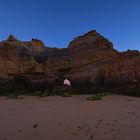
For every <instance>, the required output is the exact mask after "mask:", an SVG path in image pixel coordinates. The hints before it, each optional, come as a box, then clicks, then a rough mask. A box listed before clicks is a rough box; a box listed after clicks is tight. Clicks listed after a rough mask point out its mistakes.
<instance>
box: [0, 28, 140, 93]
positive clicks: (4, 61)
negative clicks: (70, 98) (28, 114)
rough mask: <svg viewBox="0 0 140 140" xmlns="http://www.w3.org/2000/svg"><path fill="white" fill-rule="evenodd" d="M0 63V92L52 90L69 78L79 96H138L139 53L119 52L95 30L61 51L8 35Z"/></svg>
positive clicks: (2, 48)
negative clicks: (113, 94)
mask: <svg viewBox="0 0 140 140" xmlns="http://www.w3.org/2000/svg"><path fill="white" fill-rule="evenodd" d="M0 61H1V63H0V90H1V92H3V91H9V90H20V91H25V90H39V89H46V88H49V89H51V88H53V87H54V86H56V85H59V84H62V81H63V80H64V78H68V79H70V80H71V82H72V86H73V87H74V89H75V90H76V91H77V92H79V93H81V92H85V93H93V92H97V91H112V92H121V93H129V94H133V95H134V94H136V95H138V94H139V93H140V52H139V51H130V50H128V51H127V52H118V51H117V50H115V49H114V48H113V44H112V43H111V42H110V41H109V40H107V39H106V38H104V37H103V36H102V35H100V34H99V33H97V32H96V31H95V30H93V31H90V32H88V33H86V34H84V35H82V36H79V37H77V38H75V39H74V40H73V41H71V42H70V44H69V46H68V48H63V49H58V48H50V47H47V46H45V45H44V43H43V42H42V41H40V40H37V39H32V40H31V41H28V42H22V41H19V40H17V39H16V38H15V37H14V36H12V35H10V36H9V37H8V39H7V40H5V41H2V42H0ZM139 96H140V94H139Z"/></svg>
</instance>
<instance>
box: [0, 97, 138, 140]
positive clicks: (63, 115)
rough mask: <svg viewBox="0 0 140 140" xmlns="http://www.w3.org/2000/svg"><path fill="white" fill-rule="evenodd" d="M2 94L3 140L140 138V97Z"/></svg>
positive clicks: (0, 139)
mask: <svg viewBox="0 0 140 140" xmlns="http://www.w3.org/2000/svg"><path fill="white" fill-rule="evenodd" d="M87 97H89V95H75V96H72V97H68V98H66V97H65V98H64V97H58V96H52V97H45V98H37V97H30V96H29V97H27V96H25V97H24V99H6V97H0V140H140V98H136V97H129V96H121V95H112V96H106V97H104V99H103V100H101V101H87V100H86V98H87Z"/></svg>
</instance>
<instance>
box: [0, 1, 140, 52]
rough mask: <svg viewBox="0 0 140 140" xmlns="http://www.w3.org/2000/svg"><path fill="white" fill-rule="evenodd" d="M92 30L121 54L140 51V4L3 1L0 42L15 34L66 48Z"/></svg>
mask: <svg viewBox="0 0 140 140" xmlns="http://www.w3.org/2000/svg"><path fill="white" fill-rule="evenodd" d="M92 29H96V30H97V32H99V33H101V34H102V35H104V36H105V37H106V38H108V39H109V40H110V41H112V42H113V43H114V47H115V48H116V49H118V50H120V51H123V50H126V49H128V48H129V49H137V50H140V0H0V40H4V39H6V38H7V36H8V35H9V34H13V35H15V36H16V37H17V38H18V39H19V40H30V39H31V38H32V37H34V38H38V39H40V40H42V41H43V42H44V43H45V44H46V45H48V46H51V47H67V45H68V43H69V42H70V41H71V40H72V39H73V38H75V37H76V36H79V35H82V34H84V33H86V32H88V31H90V30H92Z"/></svg>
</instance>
